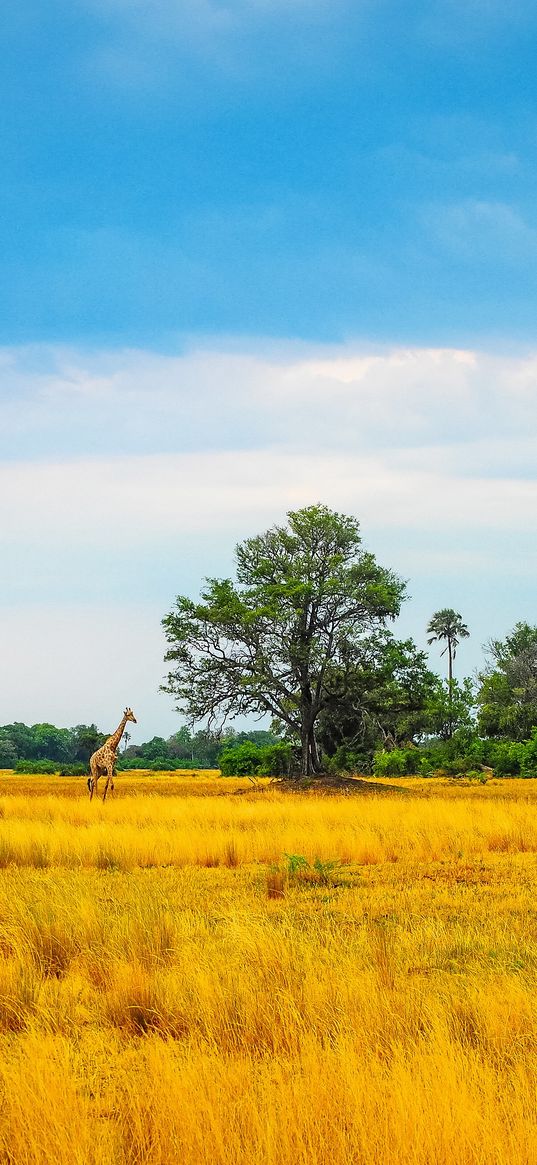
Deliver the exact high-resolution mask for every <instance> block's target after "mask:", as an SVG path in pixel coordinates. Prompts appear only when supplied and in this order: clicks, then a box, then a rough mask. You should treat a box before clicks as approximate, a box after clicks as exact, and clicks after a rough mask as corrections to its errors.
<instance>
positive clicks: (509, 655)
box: [477, 622, 537, 740]
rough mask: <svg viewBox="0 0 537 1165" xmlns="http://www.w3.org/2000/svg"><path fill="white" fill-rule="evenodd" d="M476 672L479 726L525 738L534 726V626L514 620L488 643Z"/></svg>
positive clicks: (536, 711)
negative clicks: (483, 664) (482, 664)
mask: <svg viewBox="0 0 537 1165" xmlns="http://www.w3.org/2000/svg"><path fill="white" fill-rule="evenodd" d="M486 650H487V654H488V656H489V660H490V662H489V664H488V665H487V666H486V667H485V668H484V670H483V671H482V672H481V673H480V674H479V689H478V693H477V704H478V708H479V716H478V725H479V730H480V732H481V733H482V734H483V735H485V736H493V737H504V738H505V739H508V740H526V739H528V738H529V737H530V736H531V732H532V729H533V728H535V727H536V726H537V627H535V626H531V625H530V624H529V623H524V622H521V623H517V624H516V626H515V628H514V629H513V631H511V633H510V634H509V635H507V636H506V638H505V639H504V640H501V639H492V640H490V642H489V643H488V645H487V648H486Z"/></svg>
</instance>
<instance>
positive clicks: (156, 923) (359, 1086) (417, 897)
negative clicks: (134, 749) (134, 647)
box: [0, 773, 537, 1165]
mask: <svg viewBox="0 0 537 1165" xmlns="http://www.w3.org/2000/svg"><path fill="white" fill-rule="evenodd" d="M393 784H395V782H392V785H393ZM378 786H379V782H373V783H372V785H371V794H370V795H367V794H364V793H360V794H359V795H353V794H349V795H343V794H341V795H339V794H336V795H331V796H329V795H326V796H319V795H315V794H312V793H305V794H300V795H298V794H293V793H288V792H281V791H279V790H278V789H277V787H275V786H273V785H269V784H268V783H267V784H261V785H260V786H259V787H258V788H252V786H251V785H250V784H249V782H248V781H244V780H242V781H241V780H230V779H222V778H217V777H215V776H214V775H212V774H203V773H200V774H198V775H196V776H192V775H188V774H185V775H180V774H178V775H175V774H174V775H166V774H164V775H162V774H158V775H154V776H152V775H150V774H148V775H139V774H136V775H134V774H133V775H132V776H130V775H127V774H123V775H120V776H119V777H118V778H117V781H116V793H115V796H114V798H113V799H111V800H110V801H109V802H108V801H107V803H106V804H105V805H104V806H103V804H102V803H101V802H96V801H93V802H92V804H90V803H89V801H88V798H87V793H86V789H85V785H84V781H83V779H80V778H79V779H69V778H58V777H57V778H52V777H40V776H36V777H14V776H13V775H12V774H9V773H5V774H0V1029H1V1033H2V1041H1V1044H0V1162H1V1163H2V1165H8V1163H9V1165H45V1163H46V1165H49V1163H50V1162H54V1165H175V1163H177V1165H444V1163H445V1165H470V1163H471V1165H507V1163H510V1165H511V1163H512V1165H515V1163H516V1165H524V1163H530V1162H537V1104H536V1101H537V1067H536V1065H537V901H536V897H535V885H536V879H537V782H534V781H502V782H499V781H498V782H495V781H490V782H489V783H488V784H486V785H484V786H473V785H464V784H461V783H460V782H459V783H455V782H453V783H451V784H450V783H442V782H438V781H428V782H427V781H420V780H417V779H416V780H411V779H409V780H404V781H398V782H397V791H396V792H392V791H391V790H390V789H389V788H388V789H385V790H384V794H385V795H382V796H381V795H379V793H378V791H377V790H378Z"/></svg>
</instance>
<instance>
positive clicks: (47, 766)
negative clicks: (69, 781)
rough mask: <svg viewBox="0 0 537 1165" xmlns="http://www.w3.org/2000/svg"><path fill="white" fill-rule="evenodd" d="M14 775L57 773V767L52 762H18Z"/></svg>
mask: <svg viewBox="0 0 537 1165" xmlns="http://www.w3.org/2000/svg"><path fill="white" fill-rule="evenodd" d="M15 772H16V773H57V772H58V765H57V763H56V761H53V760H18V761H17V763H16V765H15Z"/></svg>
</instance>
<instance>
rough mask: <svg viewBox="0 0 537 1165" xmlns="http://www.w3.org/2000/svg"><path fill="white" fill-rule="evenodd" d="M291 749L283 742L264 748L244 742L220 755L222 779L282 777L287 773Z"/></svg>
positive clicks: (248, 741)
mask: <svg viewBox="0 0 537 1165" xmlns="http://www.w3.org/2000/svg"><path fill="white" fill-rule="evenodd" d="M291 756H292V748H291V745H290V744H285V743H284V742H283V741H282V742H281V743H279V744H269V745H265V746H264V747H263V746H261V745H259V744H254V743H253V742H252V741H250V740H245V741H244V743H243V744H237V745H235V746H234V747H232V748H225V749H224V751H223V752H221V753H220V757H219V764H220V771H221V773H222V776H223V777H283V776H286V775H287V773H288V772H289V767H290V763H291Z"/></svg>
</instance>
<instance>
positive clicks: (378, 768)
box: [373, 748, 420, 777]
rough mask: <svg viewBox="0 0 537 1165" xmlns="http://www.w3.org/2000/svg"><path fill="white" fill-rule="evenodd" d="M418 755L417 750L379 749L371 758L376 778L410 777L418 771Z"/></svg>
mask: <svg viewBox="0 0 537 1165" xmlns="http://www.w3.org/2000/svg"><path fill="white" fill-rule="evenodd" d="M419 764H420V753H419V749H417V748H392V749H391V750H390V751H387V750H386V749H380V750H379V751H378V752H376V753H375V756H374V758H373V772H374V774H375V776H376V777H405V776H412V775H414V774H415V773H417V772H418V770H419Z"/></svg>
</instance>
